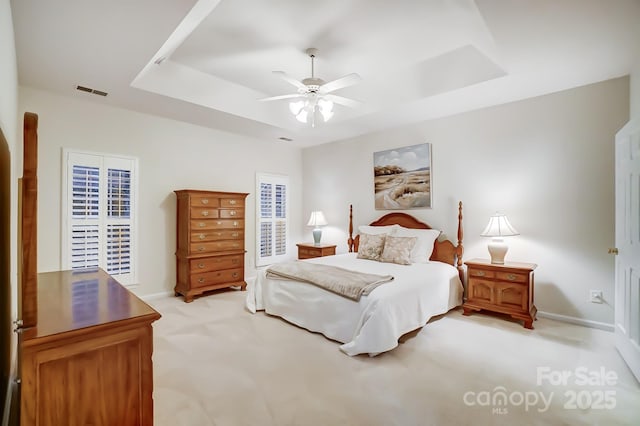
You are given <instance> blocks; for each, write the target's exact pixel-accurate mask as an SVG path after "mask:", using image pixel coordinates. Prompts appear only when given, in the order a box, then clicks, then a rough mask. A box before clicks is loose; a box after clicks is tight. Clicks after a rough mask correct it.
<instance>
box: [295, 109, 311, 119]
mask: <svg viewBox="0 0 640 426" xmlns="http://www.w3.org/2000/svg"><path fill="white" fill-rule="evenodd" d="M308 115H309V112H308V111H307V110H306V109H304V108H303V109H302V110H300V112H299V113H298V114H296V120H298V121H299V122H301V123H306V122H307V116H308Z"/></svg>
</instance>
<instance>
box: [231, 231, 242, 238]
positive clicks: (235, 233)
mask: <svg viewBox="0 0 640 426" xmlns="http://www.w3.org/2000/svg"><path fill="white" fill-rule="evenodd" d="M238 235H240V234H238V233H237V232H234V233H233V234H231V236H232V237H233V238H236V237H237V236H238Z"/></svg>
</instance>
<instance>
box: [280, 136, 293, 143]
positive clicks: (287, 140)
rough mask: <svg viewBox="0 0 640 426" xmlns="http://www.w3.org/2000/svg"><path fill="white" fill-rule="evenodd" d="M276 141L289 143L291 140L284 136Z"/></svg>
mask: <svg viewBox="0 0 640 426" xmlns="http://www.w3.org/2000/svg"><path fill="white" fill-rule="evenodd" d="M278 139H280V140H281V141H285V142H291V141H292V140H293V139H291V138H286V137H284V136H280V137H279V138H278Z"/></svg>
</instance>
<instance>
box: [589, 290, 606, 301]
mask: <svg viewBox="0 0 640 426" xmlns="http://www.w3.org/2000/svg"><path fill="white" fill-rule="evenodd" d="M589 302H591V303H602V302H603V300H602V291H600V290H589Z"/></svg>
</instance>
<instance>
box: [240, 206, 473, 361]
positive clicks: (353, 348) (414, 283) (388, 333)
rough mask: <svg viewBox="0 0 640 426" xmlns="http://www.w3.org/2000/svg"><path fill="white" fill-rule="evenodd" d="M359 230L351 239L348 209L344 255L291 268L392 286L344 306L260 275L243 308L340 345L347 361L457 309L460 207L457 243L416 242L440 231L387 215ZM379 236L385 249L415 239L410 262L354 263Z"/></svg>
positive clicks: (324, 294) (335, 298)
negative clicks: (348, 274) (364, 277)
mask: <svg viewBox="0 0 640 426" xmlns="http://www.w3.org/2000/svg"><path fill="white" fill-rule="evenodd" d="M359 231H360V233H359V234H358V235H356V236H355V237H354V236H353V209H352V207H351V208H350V212H349V239H348V242H347V243H348V246H349V252H348V253H345V254H339V255H335V256H327V257H319V258H314V259H307V260H303V261H298V262H308V263H312V264H318V265H329V266H335V267H339V268H344V269H347V270H350V271H359V272H364V273H368V274H377V275H391V276H393V280H392V281H391V282H389V283H386V284H382V285H379V286H377V287H375V288H374V289H373V290H372V291H371V292H370V293H369V294H366V295H362V296H361V297H360V298H359V300H351V299H349V298H347V297H344V296H341V295H338V294H335V293H333V292H330V291H327V290H325V289H323V288H320V287H318V286H316V285H314V284H310V283H307V282H300V281H296V280H291V279H280V278H279V277H270V276H269V275H268V274H267V270H268V269H269V268H267V269H265V270H262V271H259V273H258V275H257V277H256V280H255V282H254V283H253V285H250V286H249V287H248V292H247V298H246V307H247V309H248V310H249V311H250V312H252V313H254V314H255V313H256V312H258V311H264V312H265V313H266V314H268V315H273V316H278V317H281V318H283V319H284V320H286V321H288V322H290V323H293V324H295V325H297V326H299V327H302V328H305V329H307V330H309V331H312V332H318V333H322V334H323V335H324V336H326V337H327V338H329V339H332V340H335V341H338V342H340V343H341V345H340V346H339V348H340V350H341V351H342V352H344V353H345V354H347V355H350V356H353V355H358V354H368V355H370V356H376V355H378V354H380V353H382V352H386V351H389V350H391V349H394V348H395V347H396V346H398V339H399V338H400V337H402V336H403V335H405V334H407V333H408V332H411V331H413V330H416V329H419V328H421V327H422V326H424V325H425V324H426V323H427V322H428V321H429V319H431V318H433V317H434V316H438V315H441V314H444V313H446V312H448V311H449V310H451V309H452V308H454V307H456V306H459V305H460V304H462V295H463V286H462V280H463V269H462V254H463V246H462V203H459V205H458V231H457V238H458V241H457V244H454V243H452V242H451V241H449V240H441V239H438V238H433V239H432V240H429V239H428V238H426V239H425V238H422V237H423V236H425V235H427V234H428V235H430V236H431V237H432V236H433V235H436V236H437V235H438V234H439V231H436V230H433V229H432V228H431V226H429V225H428V224H426V223H423V222H421V221H419V220H417V219H416V218H414V217H413V216H410V215H408V214H405V213H390V214H387V215H385V216H383V217H381V218H380V219H378V220H376V221H374V222H372V223H371V224H370V225H365V226H360V227H359ZM380 234H384V235H385V237H386V238H387V241H388V242H389V241H391V239H389V236H397V237H396V240H395V241H398V240H401V239H402V238H401V237H403V236H404V237H406V236H409V238H410V239H411V238H413V236H414V235H418V237H416V240H417V243H416V244H415V246H414V248H415V249H416V250H417V251H416V250H413V249H412V250H411V262H410V263H409V264H399V263H394V262H381V261H378V260H371V259H366V258H361V257H362V255H363V248H364V245H365V244H366V243H367V241H368V240H371V239H372V237H371V235H380ZM403 241H406V239H405V240H403ZM429 242H430V243H431V245H432V246H431V249H427V250H426V251H425V250H424V249H425V247H424V246H420V243H423V244H428V243H429ZM418 249H419V250H418ZM429 254H430V256H428V257H427V256H426V255H429ZM414 255H415V256H418V257H414ZM420 256H425V257H424V259H423V258H421V257H420ZM365 257H366V256H365Z"/></svg>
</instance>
